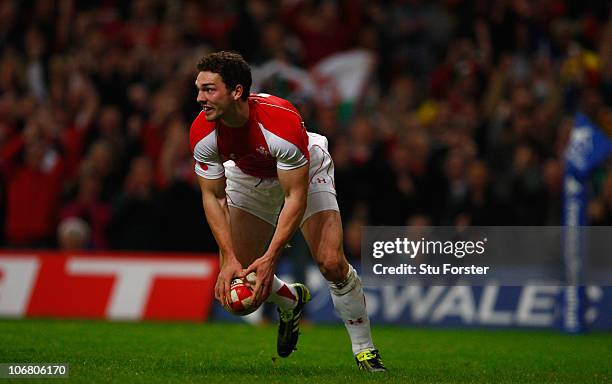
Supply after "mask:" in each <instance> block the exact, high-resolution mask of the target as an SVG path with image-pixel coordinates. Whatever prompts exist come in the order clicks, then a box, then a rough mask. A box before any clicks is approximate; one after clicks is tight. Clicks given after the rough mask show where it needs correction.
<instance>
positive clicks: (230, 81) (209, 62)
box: [197, 51, 253, 100]
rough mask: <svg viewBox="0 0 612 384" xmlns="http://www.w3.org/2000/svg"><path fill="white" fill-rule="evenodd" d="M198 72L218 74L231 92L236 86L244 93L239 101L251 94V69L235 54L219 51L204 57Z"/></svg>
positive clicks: (199, 64) (240, 56)
mask: <svg viewBox="0 0 612 384" xmlns="http://www.w3.org/2000/svg"><path fill="white" fill-rule="evenodd" d="M197 68H198V72H212V73H218V74H219V76H221V79H222V80H223V82H224V83H225V86H227V87H228V89H230V90H233V89H234V88H236V86H237V85H238V84H240V85H242V88H243V89H244V91H243V92H242V96H241V99H243V100H246V99H247V98H248V97H249V93H250V92H251V84H252V82H253V79H252V78H251V67H249V64H248V63H247V62H246V61H245V60H244V58H243V57H242V55H240V54H239V53H237V52H229V51H220V52H214V53H210V54H208V55H206V56H204V57H203V58H202V59H201V60H200V62H199V63H198V66H197Z"/></svg>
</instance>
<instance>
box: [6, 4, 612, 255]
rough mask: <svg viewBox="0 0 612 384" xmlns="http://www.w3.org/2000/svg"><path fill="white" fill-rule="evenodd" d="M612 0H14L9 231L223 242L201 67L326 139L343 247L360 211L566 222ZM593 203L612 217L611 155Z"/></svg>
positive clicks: (606, 102)
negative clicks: (211, 182)
mask: <svg viewBox="0 0 612 384" xmlns="http://www.w3.org/2000/svg"><path fill="white" fill-rule="evenodd" d="M610 12H611V11H610V4H609V2H608V1H588V0H585V1H581V2H575V1H561V0H515V1H512V0H491V1H483V0H480V1H479V0H475V1H460V0H438V1H424V0H387V1H359V0H269V1H267V0H231V1H230V0H227V1H224V0H208V1H188V0H183V1H175V0H135V1H118V0H115V1H113V0H98V1H86V2H85V1H76V0H30V1H27V0H20V1H17V0H3V1H1V2H0V176H1V180H0V202H1V203H0V225H1V226H2V227H1V228H0V236H1V239H0V241H1V243H2V244H3V245H4V246H5V247H48V248H53V247H60V248H63V249H79V248H88V249H94V250H103V249H130V250H179V251H213V250H215V243H214V239H213V238H212V235H211V233H210V230H209V229H208V227H207V224H206V222H205V219H204V215H203V211H202V208H201V200H200V194H199V189H198V186H197V181H196V179H195V175H194V173H193V160H192V157H191V153H190V148H189V142H188V133H189V127H190V124H191V122H192V121H193V119H194V118H195V116H196V115H197V113H198V112H199V105H198V104H197V103H196V101H195V98H196V89H195V86H194V79H195V76H196V69H195V65H196V64H197V61H198V60H199V58H200V57H202V56H203V55H204V54H205V53H207V52H211V51H215V50H221V49H224V50H235V51H238V52H240V53H242V54H243V56H244V57H245V58H246V59H247V61H249V62H250V63H251V65H252V67H253V73H254V88H253V91H254V92H268V93H272V94H276V95H278V96H281V97H285V98H288V99H289V100H291V101H292V102H294V104H295V105H296V106H297V107H298V109H299V110H300V112H301V113H302V116H303V118H304V120H305V122H306V127H307V129H308V130H310V131H314V132H319V133H321V134H324V135H326V136H327V137H328V139H329V142H330V150H331V154H332V156H333V158H334V161H335V165H336V182H337V184H336V186H337V190H338V198H339V203H340V207H341V211H342V214H343V220H344V226H345V235H346V248H347V252H348V253H349V254H353V255H355V254H358V248H359V236H360V230H361V226H363V225H368V224H369V225H417V224H418V225H558V224H560V215H561V192H562V176H563V151H564V148H565V145H566V143H567V140H568V137H569V132H570V130H571V127H572V124H573V116H574V114H575V113H576V112H577V111H582V112H584V113H585V114H586V115H587V116H589V118H591V119H592V120H593V121H594V122H595V123H596V124H598V125H599V126H600V127H601V128H602V129H603V130H606V131H607V132H608V133H611V134H612V112H611V109H610V107H611V106H612V18H610ZM591 190H592V192H593V193H592V199H591V201H590V203H589V210H588V214H589V218H590V220H591V222H592V223H593V224H607V225H611V224H612V172H609V167H608V164H605V165H604V166H603V167H601V169H599V170H597V172H596V174H595V177H593V181H592V185H591Z"/></svg>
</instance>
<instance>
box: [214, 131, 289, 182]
mask: <svg viewBox="0 0 612 384" xmlns="http://www.w3.org/2000/svg"><path fill="white" fill-rule="evenodd" d="M217 146H218V150H219V154H221V157H222V160H223V161H227V160H234V161H235V162H236V165H237V166H238V168H240V169H241V170H242V171H243V172H245V173H246V174H249V175H253V176H257V177H263V178H271V177H276V176H277V175H276V159H275V158H274V157H272V155H271V154H270V149H269V148H268V143H267V142H266V140H265V138H264V136H263V133H262V132H261V129H260V128H259V126H258V125H257V122H256V121H254V120H249V122H248V124H247V125H246V126H244V127H240V128H230V127H225V126H223V125H221V124H219V126H218V128H217Z"/></svg>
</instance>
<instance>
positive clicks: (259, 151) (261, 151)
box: [255, 145, 270, 156]
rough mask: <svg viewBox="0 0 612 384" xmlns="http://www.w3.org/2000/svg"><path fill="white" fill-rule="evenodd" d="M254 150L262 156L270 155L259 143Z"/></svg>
mask: <svg viewBox="0 0 612 384" xmlns="http://www.w3.org/2000/svg"><path fill="white" fill-rule="evenodd" d="M255 150H256V151H257V153H259V154H260V155H262V156H270V152H268V150H267V149H266V148H265V147H264V146H263V145H260V146H259V147H257V148H256V149H255Z"/></svg>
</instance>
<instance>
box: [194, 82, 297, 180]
mask: <svg viewBox="0 0 612 384" xmlns="http://www.w3.org/2000/svg"><path fill="white" fill-rule="evenodd" d="M248 103H249V120H248V121H247V123H246V124H245V125H244V126H242V127H238V128H232V127H227V126H225V125H223V123H222V122H220V121H211V122H209V121H207V120H206V118H205V116H204V113H202V112H200V114H199V115H198V117H196V119H195V120H194V122H193V124H191V131H190V133H189V139H190V143H191V151H192V152H193V157H194V158H195V160H196V162H195V172H196V173H197V174H198V175H199V176H202V177H204V178H206V179H218V178H220V177H223V176H224V174H225V170H224V168H223V163H224V162H225V161H227V160H233V161H234V162H235V163H236V166H238V168H240V170H242V171H243V172H244V173H246V174H248V175H251V176H255V177H261V178H276V177H278V176H277V173H276V169H277V168H278V169H282V170H290V169H294V168H299V167H301V166H302V165H304V164H306V163H307V162H308V161H309V156H308V135H307V132H306V128H305V127H304V123H303V121H302V117H301V116H300V114H299V113H298V111H297V109H295V107H294V106H293V105H291V103H290V102H288V101H287V100H284V99H281V98H280V97H276V96H272V95H268V94H256V95H255V94H251V95H250V96H249V98H248Z"/></svg>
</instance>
